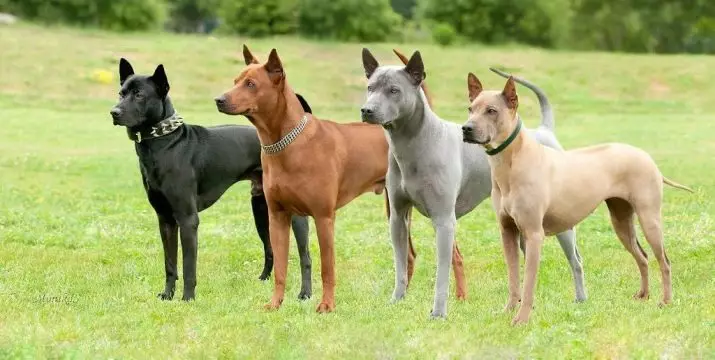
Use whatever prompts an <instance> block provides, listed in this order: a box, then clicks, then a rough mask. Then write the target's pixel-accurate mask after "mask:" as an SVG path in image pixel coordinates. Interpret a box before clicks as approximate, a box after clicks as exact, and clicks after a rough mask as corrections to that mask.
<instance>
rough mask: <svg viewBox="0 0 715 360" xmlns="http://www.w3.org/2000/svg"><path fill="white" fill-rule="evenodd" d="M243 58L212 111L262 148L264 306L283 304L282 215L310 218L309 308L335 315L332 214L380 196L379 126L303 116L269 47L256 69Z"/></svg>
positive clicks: (382, 143)
mask: <svg viewBox="0 0 715 360" xmlns="http://www.w3.org/2000/svg"><path fill="white" fill-rule="evenodd" d="M243 55H244V60H245V63H246V68H245V69H244V70H243V71H242V72H241V74H240V75H239V76H238V77H237V78H236V79H235V80H234V86H233V88H231V89H230V90H228V91H227V92H225V93H224V94H223V95H221V96H219V97H217V98H216V99H215V100H216V105H217V108H218V110H219V111H221V112H223V113H226V114H229V115H243V116H246V117H247V118H248V120H249V121H250V122H251V123H252V124H254V125H255V126H256V129H257V130H258V136H259V138H260V140H261V144H264V145H262V149H263V152H262V154H261V163H262V165H263V181H264V184H263V186H264V192H265V194H266V200H267V202H268V210H269V224H270V238H271V246H272V248H273V254H274V281H275V287H274V291H273V296H272V298H271V301H270V302H269V303H268V304H266V306H265V307H266V308H267V309H277V308H279V307H280V305H281V303H282V301H283V297H284V292H285V281H286V272H287V266H288V246H287V245H288V244H287V242H288V232H289V230H290V216H291V214H298V215H310V216H312V217H313V219H314V220H315V226H316V231H317V233H318V243H319V246H320V259H321V261H320V266H321V277H322V282H323V297H322V299H321V301H320V303H319V304H318V307H317V309H316V310H317V311H318V312H321V313H325V312H331V311H333V310H334V309H335V257H334V233H333V232H334V224H335V213H336V211H337V210H338V209H340V208H341V207H343V206H344V205H346V204H347V203H349V202H350V201H351V200H352V199H354V198H355V197H357V196H359V195H360V194H362V193H365V192H369V191H373V192H375V193H377V194H380V193H382V191H383V190H384V187H385V174H386V172H387V147H388V145H387V141H386V140H385V135H384V133H383V131H382V129H381V128H380V127H379V126H375V125H370V124H365V123H348V124H338V123H335V122H332V121H328V120H320V119H318V118H317V117H315V116H312V115H311V114H308V113H306V112H305V111H303V108H302V107H301V104H300V103H299V101H298V100H297V98H296V96H295V93H294V92H293V89H292V88H291V87H290V86H289V85H288V83H287V81H286V74H285V71H284V69H283V65H282V63H281V60H280V58H279V57H278V53H277V51H276V50H275V49H273V50H272V51H271V53H270V55H269V57H268V61H267V62H266V63H265V64H263V65H261V64H259V62H258V60H257V59H256V58H255V57H254V56H253V54H251V52H250V51H249V50H248V48H247V47H246V46H244V48H243ZM266 144H270V145H266ZM388 216H389V214H388ZM455 251H456V248H455ZM455 273H456V270H455ZM462 278H463V276H462Z"/></svg>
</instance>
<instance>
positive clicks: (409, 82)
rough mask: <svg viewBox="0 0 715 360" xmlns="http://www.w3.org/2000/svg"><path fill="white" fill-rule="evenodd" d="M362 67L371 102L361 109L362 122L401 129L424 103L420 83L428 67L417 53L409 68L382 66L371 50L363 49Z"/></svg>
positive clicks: (412, 58)
mask: <svg viewBox="0 0 715 360" xmlns="http://www.w3.org/2000/svg"><path fill="white" fill-rule="evenodd" d="M362 64H363V67H364V68H365V76H367V79H368V82H367V99H366V100H365V104H364V105H363V106H362V108H361V109H360V112H361V113H362V121H364V122H367V123H371V124H378V125H382V126H383V127H385V128H391V127H399V126H401V125H402V124H400V121H408V120H409V119H410V115H412V114H413V113H414V111H415V109H416V106H418V104H419V103H420V101H422V100H423V99H422V96H423V95H422V92H421V90H420V84H421V83H422V81H423V80H424V79H425V71H424V64H423V63H422V56H421V55H420V52H419V51H416V52H415V53H414V54H413V55H412V57H411V58H410V60H409V61H408V62H407V65H405V66H404V67H402V66H380V65H379V64H378V62H377V60H375V57H374V56H372V54H371V53H370V51H369V50H368V49H363V50H362Z"/></svg>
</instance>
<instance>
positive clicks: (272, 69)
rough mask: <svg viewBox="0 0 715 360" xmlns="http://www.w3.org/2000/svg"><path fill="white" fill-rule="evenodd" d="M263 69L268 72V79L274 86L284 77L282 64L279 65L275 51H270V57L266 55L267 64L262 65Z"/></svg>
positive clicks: (279, 60) (279, 61)
mask: <svg viewBox="0 0 715 360" xmlns="http://www.w3.org/2000/svg"><path fill="white" fill-rule="evenodd" d="M263 67H264V68H265V69H266V71H267V72H268V77H270V78H271V81H273V83H274V84H278V83H279V82H280V81H281V80H283V78H284V77H285V72H284V71H283V63H281V59H280V58H279V57H278V51H276V49H273V50H271V53H270V55H268V62H266V65H263Z"/></svg>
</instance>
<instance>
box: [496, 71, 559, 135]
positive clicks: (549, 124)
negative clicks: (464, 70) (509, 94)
mask: <svg viewBox="0 0 715 360" xmlns="http://www.w3.org/2000/svg"><path fill="white" fill-rule="evenodd" d="M489 70H491V71H492V72H494V73H496V74H498V75H499V76H501V77H504V78H507V79H508V78H509V76H511V74H507V73H505V72H503V71H501V70H499V69H495V68H489ZM513 78H514V81H516V82H518V83H519V84H521V85H524V86H526V87H527V88H528V89H529V90H531V91H533V92H534V94H536V97H537V98H538V99H539V105H540V106H541V125H542V126H544V127H545V128H547V129H549V130H551V131H554V130H555V128H556V122H555V121H554V111H553V110H552V109H551V103H550V102H549V99H548V98H547V97H546V94H545V93H544V91H543V90H541V89H540V88H539V87H538V86H536V85H534V83H532V82H530V81H528V80H525V79H522V78H520V77H518V76H514V77H513Z"/></svg>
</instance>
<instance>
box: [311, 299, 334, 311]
mask: <svg viewBox="0 0 715 360" xmlns="http://www.w3.org/2000/svg"><path fill="white" fill-rule="evenodd" d="M333 311H335V303H332V302H331V303H328V302H326V301H321V302H320V304H318V307H317V308H316V309H315V312H317V313H321V314H327V313H330V312H333Z"/></svg>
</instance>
